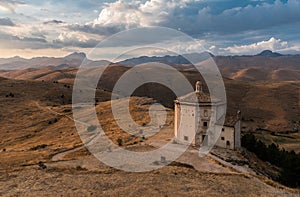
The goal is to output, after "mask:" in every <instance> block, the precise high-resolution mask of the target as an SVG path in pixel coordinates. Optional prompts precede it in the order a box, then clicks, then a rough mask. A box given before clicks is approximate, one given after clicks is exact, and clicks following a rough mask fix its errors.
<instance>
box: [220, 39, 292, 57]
mask: <svg viewBox="0 0 300 197" xmlns="http://www.w3.org/2000/svg"><path fill="white" fill-rule="evenodd" d="M290 47H291V46H289V44H288V42H286V41H282V40H280V39H276V38H274V37H272V38H270V39H269V40H266V41H261V42H257V43H253V44H249V45H241V46H237V45H235V46H232V47H227V48H223V50H225V51H228V52H230V53H234V54H257V53H260V52H261V51H263V50H267V49H268V50H272V51H286V50H288V49H289V48H290Z"/></svg>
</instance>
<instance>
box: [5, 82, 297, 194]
mask: <svg viewBox="0 0 300 197" xmlns="http://www.w3.org/2000/svg"><path fill="white" fill-rule="evenodd" d="M25 84H26V85H25ZM12 87H13V89H12ZM12 90H14V91H13V92H11V91H12ZM9 93H12V94H13V95H14V96H8V97H6V95H10V94H9ZM61 93H63V94H64V95H66V97H65V98H64V99H66V100H67V99H68V97H69V95H70V93H71V89H70V88H68V87H66V86H65V84H62V83H52V82H41V81H21V80H8V79H3V78H0V100H1V109H2V110H1V114H0V127H1V130H2V131H3V132H1V133H0V139H1V142H0V146H1V151H0V172H1V175H0V186H1V194H5V195H20V194H22V195H26V194H29V192H30V195H48V194H50V193H48V192H49V191H50V190H48V189H49V188H50V187H51V192H53V191H54V190H55V191H56V192H58V193H59V192H64V193H65V194H68V195H119V194H121V193H130V194H131V195H133V196H136V195H146V196H147V195H158V196H159V195H161V194H162V193H167V194H168V195H173V194H174V195H193V194H195V193H197V194H199V195H200V194H203V195H204V194H208V193H209V194H210V195H218V194H219V193H220V192H222V194H223V195H224V196H231V195H232V194H233V193H234V194H237V195H238V194H240V193H243V194H244V195H248V196H255V195H258V194H259V195H263V196H266V195H273V194H289V192H293V191H292V190H289V189H286V188H284V187H282V186H280V185H277V184H276V183H274V182H272V181H271V180H269V179H266V178H265V177H264V176H262V175H259V176H253V175H251V174H248V173H239V172H236V171H235V170H234V169H231V168H227V167H224V166H222V165H220V164H219V163H218V162H216V161H214V160H212V159H210V158H208V157H204V158H202V159H200V160H199V164H198V165H200V166H198V167H197V165H196V166H195V167H193V166H191V165H188V164H184V163H182V162H190V161H189V159H190V158H193V157H194V156H193V155H192V154H191V153H188V155H185V156H183V157H182V158H181V159H179V161H177V162H173V163H172V164H171V165H169V166H167V167H164V168H161V169H158V170H155V171H152V172H147V173H130V172H123V171H119V170H115V169H112V168H109V167H107V166H106V165H104V164H103V163H101V162H99V161H98V160H96V159H95V158H94V157H93V156H91V155H90V153H88V152H87V151H86V150H85V148H84V147H83V146H82V142H81V140H80V138H79V136H78V134H77V131H76V129H75V127H74V122H73V120H72V114H71V105H69V104H68V103H67V102H63V100H61V99H62V98H61V97H60V95H61ZM97 97H100V98H103V100H102V102H99V103H98V104H97V106H96V111H97V114H98V115H99V121H100V123H101V124H102V125H104V127H103V128H104V130H105V132H106V134H107V135H108V136H109V137H110V138H111V139H112V140H113V142H115V143H117V139H118V138H122V139H123V142H124V144H123V145H122V146H123V147H124V148H128V149H129V150H134V151H149V150H153V148H154V147H153V146H152V145H151V143H153V141H156V142H157V139H159V140H158V141H160V142H164V143H165V142H167V141H168V140H170V139H171V138H172V136H173V125H172V120H173V110H171V109H167V110H168V120H167V123H166V124H165V126H164V128H163V129H162V133H161V134H159V135H158V136H153V138H149V139H145V140H142V139H140V138H138V137H133V136H130V135H128V134H126V133H124V132H123V131H121V130H120V129H119V128H118V127H117V125H116V124H115V123H114V120H113V119H112V116H111V112H110V101H105V99H107V100H108V99H109V97H110V93H109V92H106V91H102V90H101V89H99V90H98V92H97ZM116 102H120V106H122V101H121V100H120V101H118V100H116ZM153 102H154V101H153V100H152V99H149V98H141V97H133V98H131V115H132V116H133V118H134V119H135V120H136V122H137V123H138V124H141V125H143V123H147V122H148V121H149V120H148V115H147V114H148V109H149V107H150V105H151V104H152V103H153ZM157 113H159V112H157ZM141 114H144V115H143V116H141ZM108 122H109V123H110V124H107V123H108ZM196 156H197V155H196ZM195 158H196V157H195ZM197 159H199V158H198V157H197ZM191 161H192V163H193V162H194V163H195V159H192V160H191ZM39 162H43V163H44V165H45V166H46V169H42V168H41V167H39V165H38V163H39ZM196 163H197V162H196ZM193 165H194V164H193ZM124 177H126V180H125V179H124ZM99 180H101V181H99ZM241 183H242V184H241ZM33 184H34V186H32V185H33ZM133 184H134V185H135V187H134V188H133V187H132V185H133ZM150 184H151V185H150ZM79 185H80V188H81V191H80V192H78V191H76V190H74V187H75V188H76V187H78V186H79ZM145 185H146V186H145ZM273 185H275V186H276V187H279V188H281V189H278V188H275V187H274V186H273ZM12 188H13V189H12ZM178 188H179V190H180V191H177V190H178ZM145 191H147V194H144V192H145ZM174 191H176V192H174ZM141 193H143V194H141ZM51 194H53V193H51Z"/></svg>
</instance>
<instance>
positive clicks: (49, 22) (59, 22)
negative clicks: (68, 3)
mask: <svg viewBox="0 0 300 197" xmlns="http://www.w3.org/2000/svg"><path fill="white" fill-rule="evenodd" d="M62 23H64V22H63V21H60V20H55V19H54V20H50V21H46V22H44V23H43V24H44V25H48V24H62Z"/></svg>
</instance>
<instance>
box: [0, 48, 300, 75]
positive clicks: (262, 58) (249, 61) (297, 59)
mask: <svg viewBox="0 0 300 197" xmlns="http://www.w3.org/2000/svg"><path fill="white" fill-rule="evenodd" d="M211 58H212V59H213V60H214V62H215V63H216V64H217V66H218V67H219V69H220V71H221V73H222V75H223V76H224V77H226V78H230V79H235V80H243V81H269V80H271V81H295V80H299V79H300V55H283V54H280V53H275V52H272V51H269V50H266V51H262V52H261V53H259V54H257V55H251V56H250V55H247V56H246V55H243V56H214V55H213V54H211V53H201V54H196V53H193V54H185V55H178V56H170V55H166V56H163V57H158V56H152V57H148V56H141V57H136V58H131V59H126V60H123V61H120V62H115V63H111V62H109V61H105V60H102V61H92V60H90V59H88V58H87V56H86V54H84V53H77V52H76V53H72V54H70V55H68V56H65V57H61V58H54V57H36V58H32V59H24V58H21V57H18V56H16V57H12V58H0V70H2V71H0V76H2V77H8V78H16V79H31V80H32V79H43V80H44V79H48V78H49V79H52V78H53V77H52V76H55V77H54V78H55V79H57V76H56V75H57V74H55V75H54V74H53V73H54V72H55V73H57V72H62V71H61V70H63V69H71V70H72V69H75V70H72V75H76V69H78V68H79V66H80V65H81V64H82V62H83V61H84V62H85V63H86V64H88V65H89V66H90V67H94V68H97V67H100V66H103V65H113V66H125V67H131V66H135V65H140V64H150V63H151V62H160V63H164V64H167V65H171V66H172V67H175V68H176V69H178V70H180V71H195V70H196V69H195V67H194V66H193V64H191V63H190V62H189V60H192V61H193V63H195V62H197V63H199V62H201V65H205V64H206V61H209V60H211ZM20 70H22V71H20ZM20 74H21V75H20ZM48 74H51V75H50V76H51V77H49V76H48ZM67 75H68V74H67ZM20 76H22V77H21V78H19V77H20ZM28 76H30V77H29V78H27V77H28ZM41 76H43V77H42V78H41ZM24 77H25V78H24ZM61 77H62V76H61ZM61 77H59V79H61ZM72 77H73V76H72ZM54 78H53V79H54Z"/></svg>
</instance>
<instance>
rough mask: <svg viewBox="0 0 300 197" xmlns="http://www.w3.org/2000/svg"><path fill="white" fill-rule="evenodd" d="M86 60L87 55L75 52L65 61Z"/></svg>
mask: <svg viewBox="0 0 300 197" xmlns="http://www.w3.org/2000/svg"><path fill="white" fill-rule="evenodd" d="M85 58H86V54H85V53H82V52H74V53H71V54H70V55H67V56H66V57H65V59H85Z"/></svg>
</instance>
